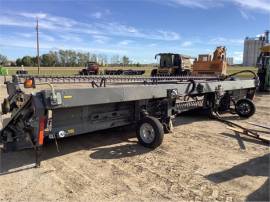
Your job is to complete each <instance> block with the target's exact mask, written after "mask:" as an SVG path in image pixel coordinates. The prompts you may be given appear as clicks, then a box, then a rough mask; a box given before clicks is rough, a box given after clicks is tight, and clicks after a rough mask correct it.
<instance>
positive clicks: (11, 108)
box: [0, 77, 257, 165]
mask: <svg viewBox="0 0 270 202" xmlns="http://www.w3.org/2000/svg"><path fill="white" fill-rule="evenodd" d="M44 79H45V80H44ZM46 79H47V81H48V78H38V77H36V78H35V77H34V78H32V79H30V80H29V78H28V77H27V78H26V77H19V78H18V77H14V78H13V82H7V90H8V94H9V97H8V98H7V99H5V100H4V103H3V104H2V111H3V113H11V119H10V121H9V122H8V123H7V124H6V125H5V126H4V127H3V129H2V130H1V133H0V143H2V144H3V149H4V150H5V151H13V150H20V149H23V148H29V147H31V148H34V149H35V150H36V154H37V155H36V156H37V159H36V163H37V165H39V164H40V154H41V148H42V146H43V144H44V139H45V138H50V139H55V140H57V139H59V138H65V137H68V136H74V135H79V134H84V133H89V132H93V131H98V130H104V129H109V128H114V127H119V126H125V125H130V124H136V125H137V130H136V133H137V138H138V141H139V142H140V144H142V145H143V146H145V147H149V148H156V147H158V146H159V145H161V144H162V141H163V136H164V132H165V133H166V132H168V131H170V130H171V127H172V124H171V120H172V119H173V118H174V116H175V115H176V114H178V113H180V112H182V111H186V110H190V109H194V108H199V107H203V108H211V109H212V110H214V111H223V112H224V111H231V105H235V111H236V113H238V114H239V115H240V116H243V117H249V116H252V115H253V113H254V112H255V110H254V109H255V108H254V104H253V103H252V101H251V100H252V98H253V96H254V93H255V89H256V84H257V80H256V79H249V80H220V79H218V78H215V79H214V78H208V79H207V78H202V77H198V78H187V77H185V79H183V78H181V79H180V78H174V79H167V80H166V79H165V77H164V78H158V79H157V78H156V77H152V78H147V79H137V80H136V82H134V81H135V80H132V77H130V78H129V79H128V77H125V79H123V78H122V80H121V78H120V77H117V78H115V79H112V77H110V79H108V78H107V79H105V80H102V79H101V78H100V77H87V82H88V83H91V84H92V87H89V88H85V89H74V88H73V89H72V88H71V89H60V90H57V89H54V87H53V86H52V85H51V84H49V85H50V87H51V89H50V90H41V91H38V92H37V93H35V94H31V95H29V94H26V93H24V92H23V91H22V90H21V88H20V87H19V83H20V82H24V83H25V87H31V86H33V85H35V84H36V85H42V84H48V83H44V82H45V81H46ZM76 79H77V80H74V81H82V77H80V78H78V77H77V78H76ZM23 80H25V81H23ZM60 80H61V79H60V78H58V80H57V81H58V82H59V81H60ZM101 80H102V84H101V85H98V84H100V83H98V82H101ZM124 80H125V82H123V81H124ZM62 81H66V79H64V80H62ZM51 82H52V83H54V82H53V81H51ZM72 82H73V81H71V83H72ZM93 83H96V84H97V85H93Z"/></svg>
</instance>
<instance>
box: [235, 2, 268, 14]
mask: <svg viewBox="0 0 270 202" xmlns="http://www.w3.org/2000/svg"><path fill="white" fill-rule="evenodd" d="M230 1H232V2H233V3H235V4H236V5H238V6H240V7H243V8H246V9H252V10H262V11H266V12H270V1H269V0H230Z"/></svg>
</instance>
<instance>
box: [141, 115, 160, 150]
mask: <svg viewBox="0 0 270 202" xmlns="http://www.w3.org/2000/svg"><path fill="white" fill-rule="evenodd" d="M146 124H148V125H146ZM149 125H150V126H151V127H152V129H153V131H152V132H153V134H152V137H150V138H149V139H148V140H146V139H147V138H146V137H145V136H144V135H143V128H142V127H145V126H149ZM147 132H148V131H147ZM136 134H137V138H138V140H139V143H140V144H141V145H143V146H144V147H147V148H152V149H154V148H157V147H158V146H160V145H161V144H162V142H163V138H164V130H163V126H162V124H161V123H160V121H159V120H158V119H156V118H154V117H151V116H147V117H144V118H143V119H142V120H141V121H140V122H139V123H138V125H137V130H136ZM150 136H151V135H150Z"/></svg>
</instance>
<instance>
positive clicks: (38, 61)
mask: <svg viewBox="0 0 270 202" xmlns="http://www.w3.org/2000/svg"><path fill="white" fill-rule="evenodd" d="M36 31H37V63H38V74H39V73H40V60H39V36H38V17H37V26H36Z"/></svg>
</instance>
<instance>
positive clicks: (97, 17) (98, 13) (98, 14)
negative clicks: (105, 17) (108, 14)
mask: <svg viewBox="0 0 270 202" xmlns="http://www.w3.org/2000/svg"><path fill="white" fill-rule="evenodd" d="M91 16H92V17H94V18H96V19H100V18H101V17H102V13H101V12H95V13H93V14H92V15H91Z"/></svg>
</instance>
